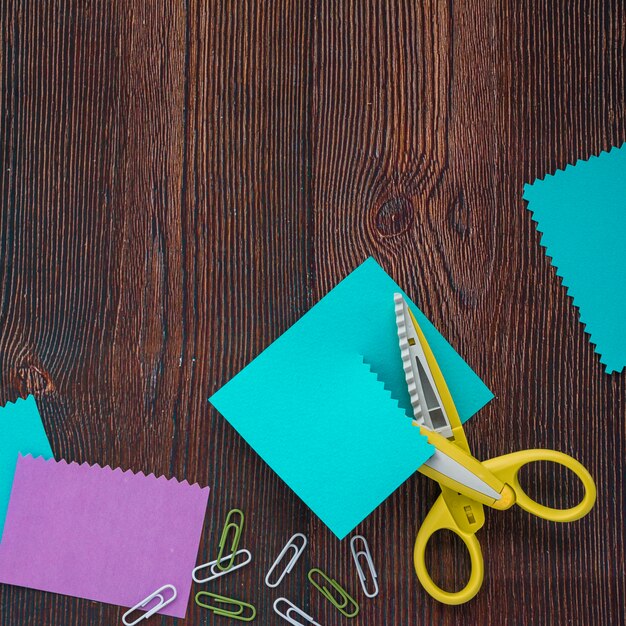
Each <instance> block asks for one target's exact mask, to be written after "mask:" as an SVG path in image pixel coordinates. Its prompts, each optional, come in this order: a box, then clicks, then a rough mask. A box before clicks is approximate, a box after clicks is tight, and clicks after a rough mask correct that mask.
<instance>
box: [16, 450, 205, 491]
mask: <svg viewBox="0 0 626 626" xmlns="http://www.w3.org/2000/svg"><path fill="white" fill-rule="evenodd" d="M20 459H22V460H23V461H24V462H26V463H37V464H45V465H50V466H51V467H55V468H58V469H59V470H61V471H63V470H66V469H71V470H72V471H79V472H89V471H93V470H100V471H102V472H105V473H110V474H117V475H119V476H126V475H128V476H130V477H132V478H146V479H148V480H152V481H156V482H158V483H161V484H173V485H184V486H186V487H189V488H190V489H199V490H200V491H201V492H202V491H206V492H207V494H208V493H209V491H210V487H208V486H206V487H201V486H200V485H199V484H198V483H197V482H196V483H193V484H191V483H189V481H188V480H187V479H184V480H178V479H177V478H174V477H172V478H167V477H166V476H164V475H163V474H161V475H160V476H156V475H155V473H154V472H150V474H144V472H142V471H141V470H140V471H138V472H133V470H131V469H127V470H123V469H122V468H121V467H115V468H112V467H111V466H110V465H104V466H102V465H100V464H99V463H87V462H86V461H85V462H83V463H78V462H77V461H70V462H69V463H68V462H67V461H66V460H65V459H59V460H58V461H57V460H55V459H53V458H51V459H45V458H44V457H43V456H41V455H37V456H33V455H32V454H30V453H28V454H22V453H21V452H20V453H18V461H19V460H20Z"/></svg>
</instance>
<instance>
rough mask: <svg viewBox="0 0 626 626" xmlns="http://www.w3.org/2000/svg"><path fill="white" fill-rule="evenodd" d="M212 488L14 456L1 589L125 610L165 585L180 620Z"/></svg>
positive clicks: (0, 557)
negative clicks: (171, 592)
mask: <svg viewBox="0 0 626 626" xmlns="http://www.w3.org/2000/svg"><path fill="white" fill-rule="evenodd" d="M208 496H209V488H208V487H206V488H204V489H201V488H200V487H199V486H198V485H197V484H195V485H189V484H188V483H187V481H183V482H182V483H179V482H178V481H177V480H175V479H171V480H167V479H166V478H165V477H163V476H160V477H159V478H156V477H155V476H154V474H150V476H145V475H144V474H142V473H141V472H140V473H138V474H133V473H132V472H131V471H130V470H128V471H125V472H123V471H122V470H121V469H119V468H117V469H115V470H112V469H111V468H110V467H108V466H107V467H100V466H99V465H88V464H86V463H84V464H82V465H78V464H77V463H70V464H69V465H68V464H67V463H66V462H65V461H59V462H56V461H54V460H49V461H46V460H44V459H43V458H41V457H38V458H33V457H32V456H22V455H20V456H19V458H18V462H17V467H16V470H15V479H14V482H13V491H12V494H11V501H10V502H9V510H8V513H7V518H6V524H5V529H4V538H3V541H2V543H1V544H0V582H3V583H8V584H11V585H19V586H21V587H30V588H33V589H41V590H43V591H52V592H54V593H62V594H65V595H70V596H75V597H78V598H88V599H90V600H97V601H100V602H108V603H110V604H118V605H121V606H126V607H131V606H133V605H135V604H136V603H137V602H139V601H140V600H142V599H143V598H145V597H146V596H148V595H150V594H151V593H152V592H153V591H155V590H156V589H158V588H160V587H162V586H163V585H165V584H171V585H174V586H175V587H176V590H177V592H178V595H177V598H176V600H174V602H172V604H170V605H168V606H166V607H165V608H164V609H163V610H162V611H161V613H163V614H165V615H172V616H174V617H184V616H185V612H186V609H187V602H188V599H189V590H190V587H191V570H192V569H193V568H194V565H195V563H196V557H197V552H198V543H199V541H200V534H201V532H202V524H203V520H204V515H205V512H206V506H207V498H208Z"/></svg>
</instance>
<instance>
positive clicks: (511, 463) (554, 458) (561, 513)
mask: <svg viewBox="0 0 626 626" xmlns="http://www.w3.org/2000/svg"><path fill="white" fill-rule="evenodd" d="M536 461H548V462H551V463H558V464H559V465H563V466H564V467H566V468H567V469H569V470H571V471H572V472H574V474H576V476H577V477H578V479H579V480H580V482H581V483H582V484H583V487H584V489H585V493H584V495H583V499H582V500H581V501H580V502H579V503H578V504H577V505H576V506H573V507H571V508H569V509H553V508H551V507H548V506H544V505H543V504H540V503H539V502H535V500H533V499H532V498H530V497H529V496H528V495H527V494H526V492H525V491H524V490H523V489H522V486H521V485H520V482H519V480H518V477H517V474H518V472H519V470H520V469H521V468H522V467H524V465H527V464H528V463H534V462H536ZM483 465H484V466H485V467H486V468H487V469H488V470H490V471H491V472H493V474H495V475H496V476H497V477H498V478H499V479H500V480H501V481H502V482H504V483H506V484H508V485H509V486H510V487H511V488H512V489H513V491H514V492H515V503H516V504H517V505H518V506H520V507H521V508H522V509H524V510H525V511H528V512H529V513H532V514H533V515H536V516H537V517H541V518H543V519H547V520H550V521H553V522H573V521H574V520H577V519H580V518H581V517H584V516H585V515H586V514H587V513H589V511H590V510H591V509H592V508H593V505H594V504H595V501H596V485H595V483H594V482H593V478H592V477H591V474H590V473H589V472H588V471H587V469H586V468H585V467H584V466H583V465H582V464H581V463H579V462H578V461H577V460H576V459H574V458H572V457H571V456H569V455H568V454H565V453H563V452H557V451H556V450H536V449H535V450H521V451H520V452H513V453H511V454H505V455H503V456H499V457H495V458H493V459H489V460H488V461H483ZM494 508H499V507H498V504H497V502H496V504H495V505H494Z"/></svg>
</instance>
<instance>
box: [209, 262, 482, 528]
mask: <svg viewBox="0 0 626 626" xmlns="http://www.w3.org/2000/svg"><path fill="white" fill-rule="evenodd" d="M396 292H400V293H403V292H402V290H401V289H400V288H399V287H398V285H397V284H396V283H395V282H394V281H393V280H392V279H391V278H390V277H389V276H388V275H387V274H386V273H385V272H384V270H383V269H382V268H381V267H380V266H379V265H378V264H377V263H376V261H374V260H373V259H371V258H370V259H368V260H367V261H365V262H364V263H363V264H362V265H360V266H359V267H358V268H357V269H356V270H355V271H354V272H352V273H351V274H350V275H349V276H348V277H347V278H345V279H344V280H343V281H342V282H341V283H339V284H338V285H337V286H336V287H335V288H334V289H333V290H331V291H330V292H329V293H328V294H327V295H326V296H325V297H324V298H322V299H321V300H320V301H319V302H318V303H317V304H316V305H315V306H314V307H313V308H312V309H311V310H310V311H308V312H307V313H306V314H305V315H304V316H303V317H302V318H301V319H300V320H299V321H298V322H296V323H295V324H294V325H293V326H292V327H291V328H290V329H288V330H287V331H286V332H285V333H284V334H283V335H281V336H280V337H279V338H278V339H277V340H276V341H275V342H274V343H272V344H271V345H270V346H269V347H268V348H267V349H266V350H264V351H263V352H262V353H261V354H260V355H259V356H258V357H257V358H256V359H254V360H253V361H252V362H251V363H250V364H249V365H248V366H247V367H245V368H244V369H243V370H242V371H241V372H239V374H237V375H236V376H235V377H234V378H233V379H232V380H231V381H230V382H228V383H227V384H226V385H224V386H223V387H222V388H221V389H220V390H219V391H217V392H216V393H215V394H214V395H213V396H212V397H211V398H210V402H211V403H212V404H213V405H214V406H215V407H216V408H217V409H218V410H219V411H220V413H222V415H223V416H224V417H225V418H226V419H227V420H228V421H229V422H230V423H231V424H232V426H233V427H234V428H235V429H236V430H237V431H238V432H239V433H240V434H241V436H242V437H243V438H244V439H245V440H246V441H247V442H248V443H249V444H250V445H251V446H252V448H254V450H255V451H256V452H257V453H258V454H259V455H260V456H261V457H262V458H263V459H264V460H265V461H266V462H267V463H268V465H269V466H270V467H271V468H272V469H273V470H274V471H275V472H276V473H277V474H278V475H279V476H280V477H281V478H282V479H283V480H284V481H285V482H286V483H287V484H288V485H289V486H290V487H291V488H292V489H293V490H294V492H295V493H296V494H297V495H298V496H299V497H300V498H301V499H302V500H303V501H304V502H305V503H306V504H307V505H308V506H309V507H310V508H311V510H312V511H313V512H314V513H315V514H316V515H317V516H318V517H319V518H320V519H321V520H322V521H323V522H324V523H325V524H326V525H327V526H328V527H329V528H330V529H331V530H332V531H333V532H334V533H335V534H336V535H337V537H339V538H340V539H341V538H343V537H345V536H346V535H347V534H348V533H349V532H350V531H351V530H352V529H353V528H354V527H355V526H356V525H357V524H359V522H361V521H362V520H363V519H364V518H365V517H367V516H368V515H369V514H370V513H371V512H372V511H373V510H374V509H375V508H376V507H377V506H378V505H379V504H380V503H381V502H382V501H383V500H385V499H386V498H387V497H388V496H389V495H390V494H391V493H393V491H395V490H396V489H397V488H398V487H399V486H400V485H401V484H402V483H403V482H404V481H405V480H406V479H407V478H408V477H409V476H411V474H413V473H414V472H415V471H416V470H417V469H418V468H419V467H420V465H422V463H424V461H426V460H427V459H428V457H429V456H430V455H431V454H432V452H433V450H432V448H431V446H430V445H429V444H428V443H427V442H426V439H425V438H424V437H422V436H421V435H420V433H419V430H418V429H417V428H415V427H414V426H413V425H412V423H411V420H410V419H409V418H408V417H407V416H408V415H410V402H409V399H408V393H407V391H406V384H405V381H404V373H403V370H402V364H401V359H400V349H399V346H398V336H397V331H396V324H395V316H394V302H393V294H394V293H396ZM407 301H408V302H409V304H410V306H411V308H412V310H413V312H414V313H415V315H416V316H417V319H418V321H419V322H420V324H422V325H423V329H424V332H425V334H426V336H427V338H428V341H429V342H430V344H431V346H432V349H433V352H434V353H435V355H436V357H437V359H438V360H439V363H440V366H441V369H442V371H443V374H444V376H445V377H446V380H447V381H448V384H449V386H450V391H451V393H452V394H453V397H454V399H455V401H456V403H457V407H458V409H459V413H460V415H461V418H462V419H463V420H467V419H468V418H469V417H470V416H471V415H473V414H474V413H475V412H476V411H478V410H479V409H480V408H481V407H482V406H484V405H485V404H486V403H487V402H489V400H491V398H492V397H493V395H492V393H491V392H490V391H489V389H487V387H486V386H485V385H484V383H483V382H482V381H481V380H480V379H479V378H478V376H477V375H476V374H475V373H474V372H473V371H472V370H471V368H470V367H469V366H468V365H467V363H465V361H463V359H462V358H461V357H460V356H459V355H458V354H457V353H456V352H455V351H454V349H453V348H452V347H451V346H450V344H448V342H447V341H446V340H445V339H444V338H443V337H442V336H441V335H440V334H439V332H438V331H437V330H436V329H435V328H434V327H433V326H432V324H431V323H430V322H429V321H428V320H427V319H426V318H425V317H424V315H423V314H422V313H421V312H420V311H419V309H418V308H417V307H416V306H415V305H414V304H412V303H411V302H410V300H408V298H407Z"/></svg>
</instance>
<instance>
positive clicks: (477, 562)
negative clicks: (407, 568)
mask: <svg viewBox="0 0 626 626" xmlns="http://www.w3.org/2000/svg"><path fill="white" fill-rule="evenodd" d="M440 530H451V531H452V532H453V533H454V534H456V535H458V536H459V537H460V538H461V540H462V541H463V543H464V544H465V546H466V547H467V551H468V552H469V555H470V560H471V572H470V578H469V580H468V582H467V585H465V587H464V588H463V589H461V590H460V591H444V590H443V589H441V587H439V586H438V585H437V584H435V582H434V581H433V579H432V578H431V577H430V574H429V573H428V570H427V569H426V546H427V545H428V542H429V541H430V538H431V537H432V536H433V535H434V534H435V533H436V532H438V531H440ZM413 562H414V564H415V572H416V573H417V577H418V578H419V581H420V582H421V583H422V586H423V587H424V589H425V590H426V591H427V592H428V593H429V594H430V595H431V596H432V597H433V598H434V599H435V600H438V601H439V602H443V603H444V604H463V603H465V602H468V601H469V600H471V599H472V598H473V597H474V596H475V595H476V594H477V593H478V591H479V590H480V587H481V585H482V583H483V576H484V572H485V567H484V563H483V553H482V551H481V549H480V544H479V543H478V539H476V535H475V534H474V533H466V532H463V531H462V530H461V529H460V528H459V527H458V526H457V524H456V522H455V521H454V518H453V517H452V515H451V513H450V511H449V509H448V505H447V504H446V502H445V500H444V498H443V496H439V497H438V498H437V500H436V502H435V504H434V505H433V507H432V509H431V510H430V512H429V513H428V515H427V516H426V519H425V520H424V522H423V523H422V525H421V526H420V529H419V531H418V533H417V538H416V539H415V548H414V550H413Z"/></svg>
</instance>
